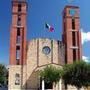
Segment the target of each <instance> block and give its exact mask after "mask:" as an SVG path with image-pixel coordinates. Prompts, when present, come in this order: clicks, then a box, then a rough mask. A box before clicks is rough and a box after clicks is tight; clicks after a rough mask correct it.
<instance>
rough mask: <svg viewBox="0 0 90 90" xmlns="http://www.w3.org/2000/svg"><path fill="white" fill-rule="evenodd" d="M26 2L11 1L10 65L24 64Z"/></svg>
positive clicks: (19, 0) (22, 0) (23, 0)
mask: <svg viewBox="0 0 90 90" xmlns="http://www.w3.org/2000/svg"><path fill="white" fill-rule="evenodd" d="M26 14H27V3H26V0H12V24H11V36H10V65H23V64H25V63H26Z"/></svg>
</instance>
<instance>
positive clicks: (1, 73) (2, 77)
mask: <svg viewBox="0 0 90 90" xmlns="http://www.w3.org/2000/svg"><path fill="white" fill-rule="evenodd" d="M6 74H7V69H6V67H5V66H4V65H2V64H0V84H2V85H4V84H5V82H6Z"/></svg>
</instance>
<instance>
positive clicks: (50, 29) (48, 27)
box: [45, 23, 54, 32]
mask: <svg viewBox="0 0 90 90" xmlns="http://www.w3.org/2000/svg"><path fill="white" fill-rule="evenodd" d="M45 27H46V28H47V29H48V30H49V31H50V32H53V31H54V28H53V27H52V26H51V25H49V24H48V23H45Z"/></svg>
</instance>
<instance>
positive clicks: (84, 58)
mask: <svg viewBox="0 0 90 90" xmlns="http://www.w3.org/2000/svg"><path fill="white" fill-rule="evenodd" d="M82 59H83V61H85V62H90V59H89V57H86V56H82Z"/></svg>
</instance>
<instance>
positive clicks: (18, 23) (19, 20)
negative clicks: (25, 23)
mask: <svg viewBox="0 0 90 90" xmlns="http://www.w3.org/2000/svg"><path fill="white" fill-rule="evenodd" d="M17 25H18V26H21V17H18V20H17Z"/></svg>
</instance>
